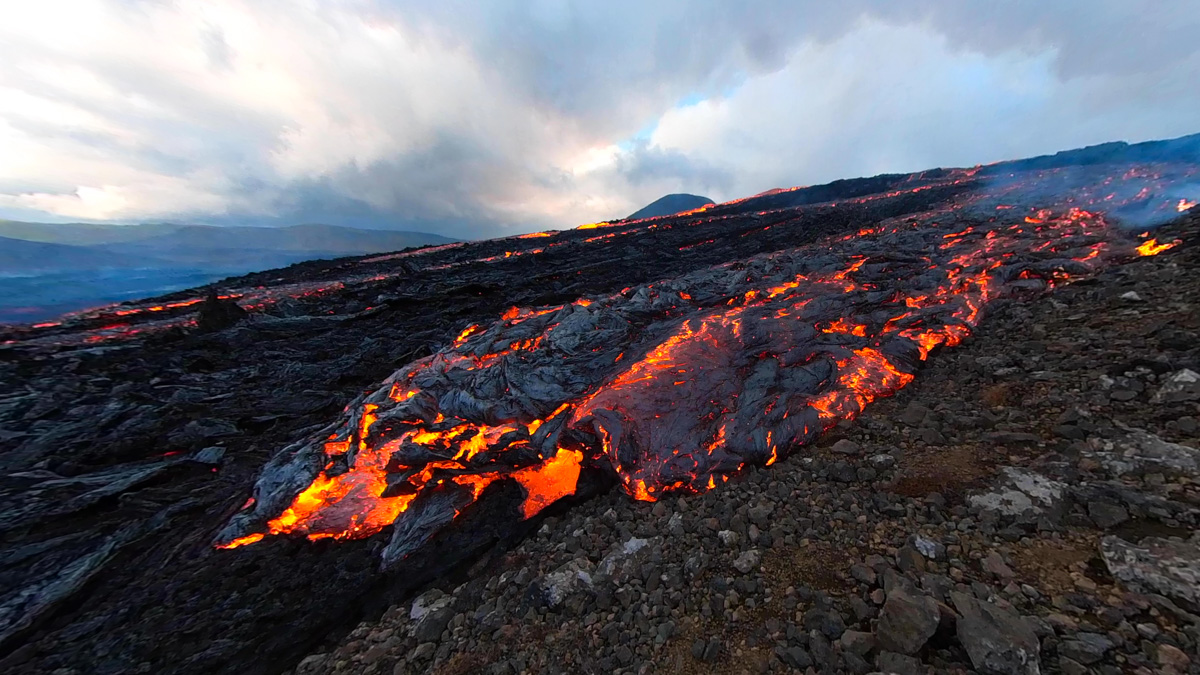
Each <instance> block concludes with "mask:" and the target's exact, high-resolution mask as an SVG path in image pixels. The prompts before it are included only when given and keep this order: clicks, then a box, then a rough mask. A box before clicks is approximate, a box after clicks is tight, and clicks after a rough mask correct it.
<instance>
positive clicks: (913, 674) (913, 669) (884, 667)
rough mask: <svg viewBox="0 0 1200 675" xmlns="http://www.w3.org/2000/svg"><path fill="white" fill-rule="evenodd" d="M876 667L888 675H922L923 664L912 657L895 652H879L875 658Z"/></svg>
mask: <svg viewBox="0 0 1200 675" xmlns="http://www.w3.org/2000/svg"><path fill="white" fill-rule="evenodd" d="M875 667H876V668H878V669H879V671H880V672H882V673H887V674H888V675H920V673H921V672H922V668H921V662H920V661H918V660H917V659H915V658H913V657H911V656H905V655H904V654H897V653H895V652H879V656H876V657H875Z"/></svg>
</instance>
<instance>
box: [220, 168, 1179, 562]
mask: <svg viewBox="0 0 1200 675" xmlns="http://www.w3.org/2000/svg"><path fill="white" fill-rule="evenodd" d="M1147 175H1150V174H1149V172H1140V173H1138V172H1135V173H1126V174H1125V175H1124V176H1123V178H1122V180H1125V181H1127V182H1128V181H1133V182H1132V183H1129V185H1127V189H1126V190H1125V192H1128V193H1129V194H1130V195H1133V194H1135V193H1136V198H1139V199H1144V192H1145V189H1144V188H1141V189H1136V188H1139V187H1140V186H1141V183H1140V182H1138V181H1144V180H1150V178H1147V177H1146V176H1147ZM1041 176H1042V180H1043V181H1044V183H1033V184H1022V183H1008V184H1005V185H1003V186H996V187H995V188H994V189H993V190H991V191H990V192H979V193H976V194H974V195H972V196H969V197H966V198H963V199H960V200H959V201H957V202H950V203H947V204H946V205H945V207H944V208H941V209H939V210H936V211H930V212H926V213H921V214H916V215H913V216H908V217H904V218H899V219H893V220H888V221H883V222H876V223H873V224H872V225H871V226H870V227H863V228H861V229H860V231H859V233H858V234H857V235H850V236H846V237H841V238H838V239H828V240H825V241H822V242H818V243H816V244H813V245H808V246H801V247H798V248H793V249H789V250H783V251H777V252H774V253H769V254H764V255H759V256H756V257H753V258H750V259H748V260H745V261H741V262H737V263H730V264H725V265H720V266H717V267H713V268H709V269H703V270H698V271H695V272H692V273H690V274H687V275H684V276H682V277H678V278H675V279H671V280H667V281H661V282H657V283H652V284H647V285H643V286H639V287H635V288H629V289H626V290H625V291H623V292H621V293H619V294H615V295H612V296H608V297H593V298H586V299H580V300H578V301H576V302H574V303H570V304H566V305H561V306H554V307H545V308H540V309H525V310H519V309H517V308H513V309H512V310H510V311H509V312H507V313H505V314H504V315H503V316H502V317H501V318H500V319H499V320H498V321H497V322H496V323H494V324H492V325H491V326H490V327H486V328H485V327H481V326H471V327H468V328H467V329H466V330H464V331H463V332H462V334H461V335H459V337H458V338H457V339H456V340H455V341H454V342H453V344H451V345H450V346H449V347H447V348H446V349H444V350H442V351H440V352H438V353H436V354H434V355H432V356H429V357H426V358H424V359H421V360H419V361H415V362H413V363H410V364H409V365H407V366H406V367H404V368H403V369H401V370H400V371H398V372H397V373H395V374H394V375H392V376H391V377H390V378H388V379H387V380H386V381H385V382H384V384H383V386H382V387H381V388H379V389H378V390H376V391H374V392H371V393H369V394H366V395H364V396H362V397H360V398H359V399H358V400H357V401H356V402H355V403H353V404H351V405H350V406H349V407H348V409H347V412H346V416H345V418H344V419H343V420H342V421H341V422H339V423H337V424H335V425H334V426H332V427H330V428H329V429H327V430H326V431H325V432H323V436H322V438H320V439H315V440H312V441H309V442H302V443H298V444H296V445H295V446H293V447H292V448H289V450H288V451H286V452H284V453H281V454H280V455H279V456H278V457H277V458H276V459H275V460H274V461H273V462H272V463H271V464H270V465H269V466H268V467H267V468H266V469H265V470H264V472H263V475H262V477H261V478H260V480H259V482H258V485H257V486H256V489H255V494H254V499H253V500H252V501H251V502H250V503H249V505H248V506H247V507H246V508H245V509H243V511H242V512H240V513H239V514H237V515H236V516H235V517H234V518H233V520H232V521H231V522H230V524H229V525H228V526H227V527H226V529H225V530H224V531H223V532H222V533H221V534H220V535H219V536H218V545H219V546H222V547H225V548H232V547H236V546H240V545H244V544H248V543H253V542H256V541H259V540H261V539H263V538H264V536H265V535H268V534H270V535H283V534H303V535H305V536H307V537H308V538H310V539H320V538H360V537H365V536H369V535H371V534H374V533H376V532H379V531H380V530H382V529H383V528H385V527H387V526H389V525H393V524H394V525H395V529H394V532H393V540H392V544H391V545H389V548H388V551H387V552H386V553H385V561H386V560H387V559H388V558H389V556H390V557H391V559H393V560H394V559H397V558H399V557H403V556H404V555H406V554H407V553H408V552H410V551H411V550H413V547H414V546H416V545H419V544H420V543H422V542H423V541H425V540H427V539H428V538H429V537H431V536H433V534H435V533H436V532H437V531H438V530H440V529H441V528H443V527H445V526H446V525H447V524H448V523H449V522H451V521H453V520H454V518H455V517H457V516H458V515H459V514H460V513H462V512H463V510H464V509H465V508H467V507H468V506H470V505H471V504H472V503H474V502H475V501H477V500H479V499H480V498H481V495H482V494H483V493H484V491H485V490H487V489H488V488H489V487H490V486H492V485H494V484H497V483H500V482H505V481H511V482H512V483H515V485H517V486H519V488H520V490H521V494H522V495H523V497H522V500H521V502H520V504H519V505H518V507H517V508H516V510H515V512H514V513H515V514H516V515H518V516H519V517H523V518H529V517H532V516H533V515H535V514H537V513H538V512H540V511H541V510H542V509H544V508H545V507H546V506H547V505H549V504H551V503H553V502H555V501H557V500H559V499H562V498H564V497H566V496H569V495H571V494H574V492H575V490H576V485H577V482H578V481H579V479H580V476H581V472H583V471H585V470H596V471H606V472H608V473H609V474H610V475H612V476H614V477H615V478H616V480H617V481H619V483H620V484H621V485H622V487H623V488H624V489H625V490H626V491H627V492H628V493H629V494H630V495H631V496H632V497H634V498H636V499H642V500H654V499H657V498H658V497H659V496H660V495H662V494H663V493H666V492H670V491H698V490H704V489H709V488H712V487H714V486H716V485H717V484H719V483H721V482H724V481H726V480H728V479H729V477H730V476H731V475H733V474H734V473H736V472H737V471H739V470H740V469H741V468H742V467H744V466H745V465H747V464H758V465H770V464H774V463H775V462H776V461H778V460H779V459H781V458H782V457H784V456H786V455H787V454H788V453H790V452H794V451H795V450H796V449H797V448H800V447H802V446H804V445H805V444H808V443H810V442H812V441H813V440H814V439H816V438H817V437H818V436H819V435H820V434H821V433H822V432H824V431H825V430H827V429H828V428H829V427H831V426H832V425H834V424H836V423H837V422H838V421H840V420H846V419H851V418H853V417H855V416H856V415H858V414H860V413H861V412H862V411H863V410H864V408H865V407H866V406H867V405H868V404H869V403H870V402H871V401H872V400H874V399H876V398H879V397H882V396H888V395H891V394H893V393H895V392H896V391H897V390H898V389H900V388H901V387H904V386H905V385H907V384H908V383H909V382H911V381H912V380H913V379H914V377H915V376H916V373H917V371H918V369H919V366H920V362H921V361H924V360H925V359H926V358H928V357H929V355H930V353H931V352H932V351H933V350H934V349H936V348H938V347H951V346H954V345H956V344H958V343H960V342H961V341H962V340H964V339H965V338H967V337H968V336H969V335H970V334H971V332H972V330H973V328H974V327H975V326H976V325H977V324H978V323H979V321H980V320H981V319H982V317H983V312H984V310H985V308H986V307H987V305H988V303H989V302H991V301H993V300H995V299H996V298H1000V297H1028V296H1031V295H1036V294H1039V293H1042V292H1044V291H1046V290H1047V289H1050V288H1052V287H1053V286H1055V285H1057V284H1061V283H1064V282H1066V281H1069V280H1070V279H1072V278H1076V277H1079V276H1081V275H1088V274H1091V273H1094V272H1095V271H1097V270H1099V269H1101V268H1102V267H1103V266H1105V265H1107V264H1110V263H1111V262H1113V261H1115V260H1119V259H1125V258H1129V257H1133V256H1136V255H1139V254H1140V255H1153V254H1156V253H1159V252H1161V251H1163V250H1166V249H1167V248H1170V247H1171V246H1172V245H1174V244H1173V243H1168V244H1160V243H1158V242H1157V241H1155V240H1148V241H1146V242H1144V243H1142V244H1141V245H1140V246H1137V247H1136V248H1135V247H1134V245H1133V244H1131V243H1123V242H1128V241H1129V238H1128V237H1123V236H1122V235H1120V234H1119V233H1118V232H1117V231H1116V230H1115V228H1114V227H1112V226H1110V225H1109V224H1108V223H1107V222H1106V217H1105V216H1104V215H1103V214H1102V213H1100V212H1099V211H1092V210H1087V209H1085V208H1080V206H1079V205H1080V204H1088V205H1090V204H1092V203H1096V202H1099V203H1106V204H1107V205H1113V204H1115V203H1119V202H1121V200H1119V199H1117V200H1114V199H1113V196H1112V195H1113V194H1115V192H1111V190H1112V189H1113V188H1112V186H1111V184H1112V183H1113V180H1112V179H1110V178H1107V177H1105V178H1104V181H1103V182H1101V183H1099V184H1097V185H1088V186H1084V187H1080V188H1078V189H1077V190H1075V191H1074V192H1071V193H1067V194H1066V195H1065V196H1061V198H1059V199H1057V200H1047V202H1045V203H1048V204H1049V207H1047V208H1038V209H1028V210H1022V209H1021V207H1017V206H1014V204H1019V203H1028V202H1029V199H1030V196H1031V195H1032V196H1034V198H1040V197H1038V195H1042V194H1050V193H1056V192H1057V193H1061V192H1062V189H1061V187H1058V184H1057V183H1054V181H1061V180H1064V178H1063V177H1062V176H1061V175H1055V174H1054V172H1046V173H1044V174H1041ZM1153 176H1157V174H1153ZM954 180H965V179H964V178H961V177H959V178H954ZM1052 183H1053V184H1052ZM918 189H925V188H918ZM898 194H899V193H898ZM1093 195H1103V196H1093ZM871 198H872V197H863V198H861V199H863V200H867V199H871ZM1126 201H1128V200H1126ZM1089 208H1091V207H1089ZM605 225H606V224H599V225H593V226H591V227H602V226H605ZM587 227H588V226H585V228H587ZM606 236H610V235H606Z"/></svg>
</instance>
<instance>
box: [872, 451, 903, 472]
mask: <svg viewBox="0 0 1200 675" xmlns="http://www.w3.org/2000/svg"><path fill="white" fill-rule="evenodd" d="M869 461H870V462H871V466H873V467H875V468H876V469H880V470H882V469H890V468H891V467H892V466H894V465H895V464H896V458H895V457H892V456H891V455H885V454H879V455H871V459H870V460H869Z"/></svg>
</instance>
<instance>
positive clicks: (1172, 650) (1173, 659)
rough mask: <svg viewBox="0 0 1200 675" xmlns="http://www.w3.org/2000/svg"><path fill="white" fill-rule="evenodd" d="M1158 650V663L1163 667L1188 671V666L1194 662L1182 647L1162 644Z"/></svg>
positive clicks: (1183, 671)
mask: <svg viewBox="0 0 1200 675" xmlns="http://www.w3.org/2000/svg"><path fill="white" fill-rule="evenodd" d="M1156 651H1157V652H1158V655H1157V659H1158V665H1160V666H1162V667H1163V668H1168V669H1170V670H1173V671H1175V672H1177V673H1186V672H1187V670H1188V666H1190V665H1191V664H1192V660H1191V658H1189V657H1188V655H1187V654H1185V653H1183V650H1182V649H1180V648H1179V647H1176V646H1174V645H1168V644H1160V645H1158V649H1157V650H1156Z"/></svg>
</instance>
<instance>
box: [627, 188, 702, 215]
mask: <svg viewBox="0 0 1200 675" xmlns="http://www.w3.org/2000/svg"><path fill="white" fill-rule="evenodd" d="M712 203H713V200H711V199H709V198H708V197H700V196H698V195H689V194H671V195H666V196H665V197H659V198H658V199H655V200H654V201H652V202H650V203H649V204H647V205H645V206H643V207H642V208H640V209H638V210H637V211H634V212H633V213H631V214H629V216H628V217H626V220H638V219H639V218H655V217H657V216H670V215H674V214H676V213H680V212H682V211H691V210H692V209H698V208H700V207H701V206H707V205H708V204H712Z"/></svg>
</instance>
